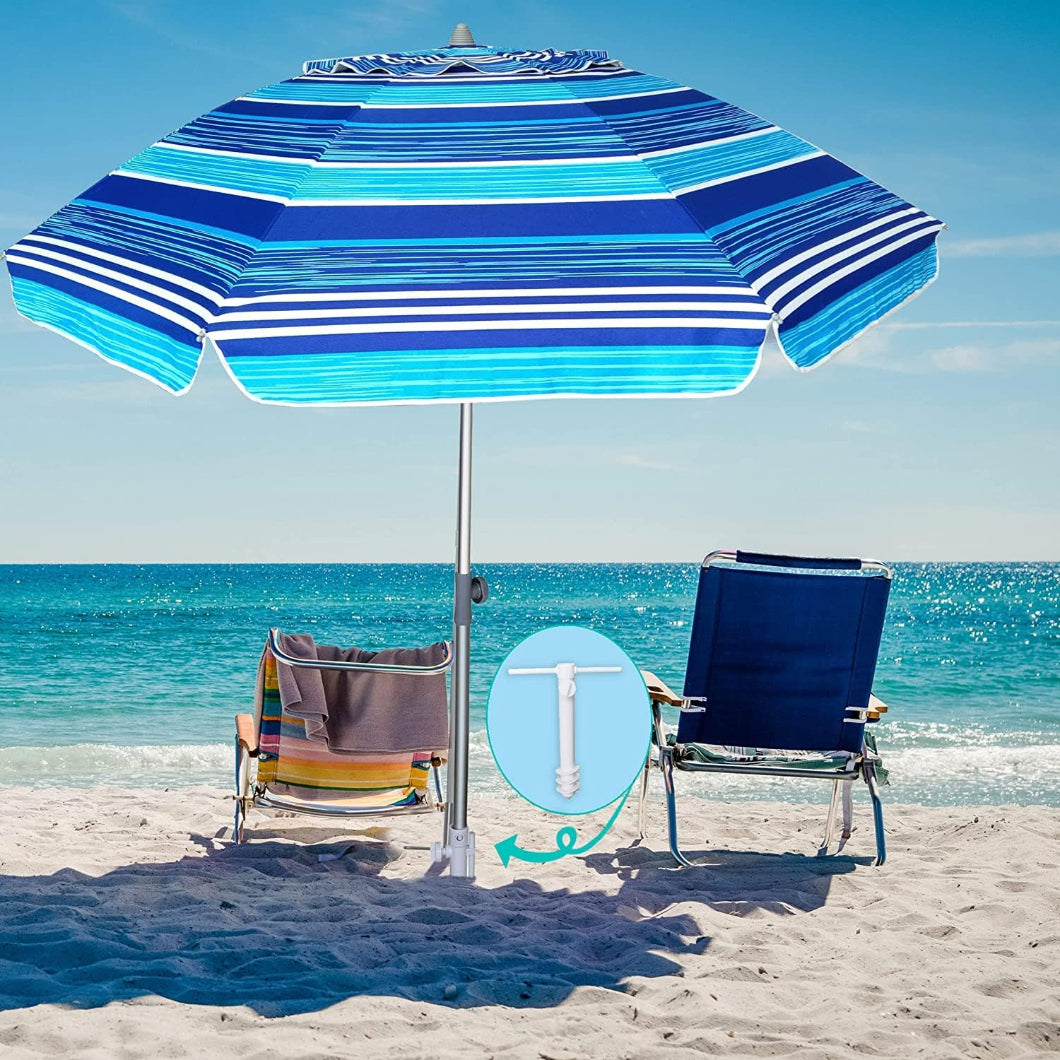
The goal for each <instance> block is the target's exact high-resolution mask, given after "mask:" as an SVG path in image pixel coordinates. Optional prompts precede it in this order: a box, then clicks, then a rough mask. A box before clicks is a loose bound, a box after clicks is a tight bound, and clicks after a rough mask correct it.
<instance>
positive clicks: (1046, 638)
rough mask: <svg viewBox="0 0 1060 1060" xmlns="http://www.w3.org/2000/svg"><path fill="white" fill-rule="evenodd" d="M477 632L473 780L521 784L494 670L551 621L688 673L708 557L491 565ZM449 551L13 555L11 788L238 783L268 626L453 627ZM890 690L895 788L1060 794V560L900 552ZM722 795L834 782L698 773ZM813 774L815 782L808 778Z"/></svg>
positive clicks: (983, 794)
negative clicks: (275, 560) (496, 749)
mask: <svg viewBox="0 0 1060 1060" xmlns="http://www.w3.org/2000/svg"><path fill="white" fill-rule="evenodd" d="M477 572H478V573H480V574H483V575H485V576H486V577H487V578H488V580H489V583H490V598H489V600H488V602H487V603H486V604H484V605H483V606H481V607H478V608H476V610H475V621H474V625H473V628H472V643H473V655H472V679H471V690H472V730H473V731H472V748H471V787H472V790H473V792H490V793H494V794H498V793H502V792H506V791H507V788H506V785H505V784H504V781H503V778H501V777H500V775H499V773H498V772H497V770H496V769H495V767H494V766H493V762H492V758H491V756H490V754H489V748H488V744H487V741H486V738H485V703H486V696H487V693H488V689H489V685H490V682H491V680H492V678H493V675H494V673H495V672H496V670H497V668H498V667H499V665H500V663H501V661H502V660H503V659H504V657H505V655H506V654H507V653H508V651H509V650H510V649H511V648H512V647H514V645H515V644H517V643H518V642H519V641H520V640H521V639H522V638H523V637H525V636H527V635H529V634H530V633H532V632H534V631H536V630H539V629H542V628H544V627H546V626H550V625H557V624H563V623H574V624H577V625H582V626H587V627H589V628H591V629H595V630H598V631H599V632H601V633H604V634H606V635H607V636H609V637H610V638H611V639H612V640H614V641H616V642H617V643H618V644H619V645H620V646H621V647H622V648H624V649H625V651H626V652H627V653H628V654H629V655H630V656H631V657H632V658H633V659H634V661H636V662H637V664H638V665H640V666H643V667H646V668H650V669H652V670H654V671H655V672H656V673H658V674H659V675H660V676H662V677H663V678H664V679H666V680H668V681H669V682H670V683H671V684H672V685H674V686H675V687H680V682H681V679H682V675H683V672H684V663H685V657H686V654H687V650H688V637H689V632H690V625H691V613H692V604H693V600H694V595H695V586H696V578H697V574H698V564H593V565H586V564H549V565H545V564H486V565H482V566H481V567H478V568H477ZM451 591H452V574H451V568H449V567H447V566H445V565H441V564H437V565H419V564H417V565H383V564H381V565H321V564H305V565H288V564H275V565H273V564H269V565H249V564H247V565H243V564H240V565H225V564H217V565H179V564H162V565H143V566H127V565H115V564H100V565H48V566H24V565H19V566H0V785H13V784H30V785H40V786H43V785H63V786H70V785H73V786H91V785H97V784H106V785H150V786H153V787H176V786H180V785H185V784H201V783H211V784H215V785H225V786H227V785H228V784H229V783H230V773H231V753H232V752H231V742H232V734H233V723H232V717H233V715H234V714H236V713H237V712H239V711H247V710H250V709H251V704H252V699H253V690H254V678H255V672H256V666H257V660H258V656H259V654H260V652H261V648H262V644H263V642H264V637H265V634H266V632H267V630H268V628H269V627H270V626H279V627H281V628H282V629H284V630H285V631H288V632H300V631H301V632H309V633H312V634H313V635H314V636H315V637H316V639H317V640H319V641H327V642H332V643H342V644H357V645H359V646H362V647H367V648H381V647H386V646H413V645H417V644H422V643H428V642H430V641H434V640H441V639H446V638H447V637H448V636H449V633H450V622H451V618H450V615H451ZM875 688H876V692H877V694H878V695H879V696H880V697H881V698H882V699H883V700H885V701H886V702H887V703H888V704H889V705H890V708H891V710H890V713H889V714H888V715H887V716H886V719H885V720H884V721H883V722H881V723H880V724H879V726H878V727H877V730H876V731H877V739H878V743H879V746H880V749H881V752H882V753H883V755H884V759H885V762H886V764H887V766H888V767H889V769H890V773H891V786H890V787H889V788H888V789H885V797H886V798H887V799H888V800H890V801H898V802H916V803H924V804H932V805H955V804H1013V803H1015V804H1027V803H1045V804H1048V805H1054V806H1056V805H1060V564H1058V563H898V564H895V565H894V581H893V583H892V591H891V602H890V607H889V611H888V618H887V626H886V630H885V634H884V641H883V646H882V650H881V653H880V661H879V666H878V668H877V673H876V686H875ZM696 781H697V783H696V784H695V787H694V788H691V787H688V788H687V790H689V791H690V792H694V793H698V794H702V795H704V796H705V797H723V798H726V799H742V798H781V799H794V800H797V801H816V800H817V799H819V798H824V797H826V796H827V792H826V791H824V792H820V791H818V790H816V789H818V788H826V785H813V784H806V783H805V782H803V783H801V784H800V783H798V782H780V781H766V782H760V781H759V782H755V781H751V780H746V779H740V780H733V781H728V780H725V781H722V780H718V779H716V778H711V777H706V778H702V777H701V778H696ZM808 789H809V790H808Z"/></svg>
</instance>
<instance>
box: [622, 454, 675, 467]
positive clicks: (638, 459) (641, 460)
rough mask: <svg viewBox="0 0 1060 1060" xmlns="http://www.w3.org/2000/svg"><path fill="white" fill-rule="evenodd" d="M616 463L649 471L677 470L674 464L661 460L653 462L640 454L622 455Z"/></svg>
mask: <svg viewBox="0 0 1060 1060" xmlns="http://www.w3.org/2000/svg"><path fill="white" fill-rule="evenodd" d="M615 463H616V464H623V465H625V466H626V467H642V468H644V469H645V470H648V471H676V470H677V468H676V467H674V465H673V464H667V463H664V462H663V461H661V460H651V459H649V458H648V457H645V456H641V455H640V453H620V454H619V455H618V456H616V457H615Z"/></svg>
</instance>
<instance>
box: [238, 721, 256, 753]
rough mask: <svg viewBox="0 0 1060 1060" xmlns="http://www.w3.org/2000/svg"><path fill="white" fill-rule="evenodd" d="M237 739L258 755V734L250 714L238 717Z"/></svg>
mask: <svg viewBox="0 0 1060 1060" xmlns="http://www.w3.org/2000/svg"><path fill="white" fill-rule="evenodd" d="M236 739H238V740H239V742H240V743H241V744H242V745H243V746H244V747H245V748H246V749H247V750H248V751H249V752H250V753H251V754H252V755H256V754H257V753H258V734H257V732H256V731H255V729H254V719H253V718H252V717H251V716H250V715H249V714H237V715H236Z"/></svg>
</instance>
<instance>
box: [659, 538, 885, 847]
mask: <svg viewBox="0 0 1060 1060" xmlns="http://www.w3.org/2000/svg"><path fill="white" fill-rule="evenodd" d="M736 557H737V553H736V552H734V551H730V550H726V549H719V550H716V551H714V552H711V553H709V554H708V555H707V557H706V558H705V559H704V560H703V563H702V564H701V568H700V569H701V570H702V569H703V568H705V567H708V566H710V565H711V564H713V563H717V562H719V561H729V562H735V561H736ZM806 569H810V570H812V569H813V568H806ZM860 571H861V572H869V574H868V576H871V577H884V578H886V579H887V580H888V581H889V580H890V579H891V570H890V568H889V567H887V566H886V565H885V564H883V563H880V562H879V561H878V560H862V561H861V567H860ZM649 695H650V696H651V709H652V743H653V744H654V745H655V747H656V749H657V754H656V755H655V756H654V758H653V756H652V755H651V753H649V754H648V757H647V759H646V760H645V762H644V770H643V772H642V773H641V778H640V788H639V800H638V831H639V833H640V837H641V839H644V838H645V804H646V799H647V795H648V784H649V778H650V775H651V770H652V768H653V767H655V768H658V769H659V771H660V772H661V773H662V777H663V787H664V790H665V793H666V814H667V825H668V842H669V847H670V853H671V855H672V856H673V858H674V860H675V861H676V862H677V863H678V865H680V866H682V867H683V868H690V867H692V866H694V864H695V863H694V862H693V861H690V860H689V859H688V857H686V856H685V854H684V853H683V852H682V851H681V848H680V845H679V843H678V835H677V800H676V795H675V791H674V771H675V770H680V771H681V772H687V773H729V774H735V775H740V774H744V775H753V776H768V777H798V778H807V779H809V778H813V779H815V780H831V781H832V797H831V801H830V802H829V805H828V816H827V820H826V823H825V835H824V839H823V840H822V842H821V845H820V847H819V848H818V850H817V854H818V856H819V857H821V856H824V855H826V854H827V853H828V849H829V847H830V846H831V844H832V839H833V837H834V834H835V823H836V816H837V810H838V808H839V804H840V802H842V807H843V832H842V836H841V841H840V843H839V846H838V847H837V849H836V851H835V853H837V854H838V853H839V852H840V851H841V850H842V849H843V847H844V846H845V844H846V841H847V840H848V839H849V838H850V835H851V831H852V828H853V791H852V789H853V785H854V781H855V780H857V779H859V778H860V779H861V780H863V781H864V782H865V785H866V787H867V788H868V791H869V798H870V799H871V801H872V816H873V828H874V833H875V841H876V858H875V860H874V862H873V864H874V865H877V866H880V865H883V863H884V862H885V861H886V860H887V842H886V836H885V834H884V827H883V803H882V800H881V799H880V789H879V783H878V782H877V780H876V773H875V769H874V768H873V763H872V761H871V760H870V757H869V753H868V750H867V749H866V747H865V746H864V744H863V745H862V749H861V751H860V752H858V753H856V754H851V755H849V757H848V759H847V764H846V767H845V768H843V769H835V770H831V769H809V768H800V767H799V766H791V765H770V764H768V763H757V762H694V761H689V760H688V759H682V755H681V748H682V745H681V744H676V743H675V744H672V745H671V744H669V743H668V742H667V734H666V729H665V726H664V725H663V721H662V712H661V704H662V703H669V704H670V705H671V706H675V707H677V709H678V710H680V711H683V712H684V711H687V712H694V713H701V712H702V711H703V710H705V709H706V708H704V707H702V706H698V705H696V704H697V702H698V701H697V700H696V699H695V698H689V697H684V696H681V697H676V696H659V695H657V694H656V693H653V692H652V691H651V689H650V688H649ZM848 709H850V708H848ZM886 710H887V707H886V705H884V704H883V703H881V702H880V701H879V700H877V699H876V698H875V697H872V701H870V705H869V707H868V708H866V709H864V710H862V711H860V712H859V714H858V715H855V716H850V717H847V718H844V721H858V722H867V723H871V722H873V721H876V720H878V718H879V715H880V714H882V713H885V712H886ZM874 715H875V716H874Z"/></svg>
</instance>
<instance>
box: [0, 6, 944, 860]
mask: <svg viewBox="0 0 1060 1060" xmlns="http://www.w3.org/2000/svg"><path fill="white" fill-rule="evenodd" d="M942 227H943V226H942V224H941V222H939V221H937V220H935V219H934V218H932V217H930V216H928V215H927V214H925V213H924V212H923V211H921V210H919V209H917V208H916V207H914V206H911V205H910V204H909V203H907V202H905V201H903V200H902V199H899V198H898V197H896V196H895V195H893V194H891V193H890V192H888V191H886V190H885V189H883V188H882V187H880V186H879V185H878V184H875V183H873V181H871V180H869V179H867V178H866V177H864V176H862V175H860V174H859V173H857V172H855V171H854V170H853V169H851V168H850V167H849V166H846V165H844V164H843V163H842V162H840V161H838V160H837V159H835V158H833V157H831V156H830V155H828V154H826V153H825V152H824V151H822V150H820V149H819V148H817V147H815V146H814V145H813V144H810V143H808V142H807V141H805V140H802V139H800V138H799V137H797V136H794V135H792V134H791V133H788V132H785V131H784V130H782V129H780V128H778V127H777V126H775V125H772V124H770V123H769V122H768V121H766V120H764V119H762V118H759V117H757V116H756V115H754V114H751V113H749V112H748V111H745V110H741V109H740V108H739V107H736V106H734V105H732V104H730V103H727V102H724V101H723V100H720V99H716V98H714V97H713V96H709V95H706V94H705V93H703V92H699V91H695V90H693V89H691V88H687V87H684V86H683V85H680V84H678V83H676V82H674V81H670V80H667V79H666V78H664V77H656V76H653V75H651V74H645V73H640V72H638V71H636V70H632V69H628V68H627V67H625V66H623V64H622V63H621V62H620V61H619V60H617V59H612V58H610V57H609V56H608V55H607V53H606V52H603V51H555V50H552V49H545V50H542V51H519V50H511V49H503V48H493V47H479V46H476V45H475V42H474V41H473V39H472V38H471V34H470V33H469V32H468V30H467V27H466V26H463V25H460V26H458V27H457V29H456V31H455V32H454V34H453V38H452V40H451V41H450V44H449V46H448V47H442V48H437V49H434V50H431V51H420V52H405V53H400V54H387V55H361V56H347V57H337V58H331V59H319V60H313V61H310V62H307V63H305V64H304V67H303V70H302V73H301V74H300V75H299V76H296V77H293V78H291V79H290V80H286V81H281V82H279V83H278V84H274V85H270V86H268V87H267V88H263V89H261V90H259V91H256V92H250V93H249V94H247V95H245V96H240V97H239V98H238V99H234V100H232V101H231V102H230V103H226V104H224V105H223V106H220V107H218V108H216V109H215V110H212V111H210V112H209V113H207V114H205V115H203V116H202V117H200V118H197V119H196V120H195V121H193V122H191V123H190V124H188V125H185V126H184V127H182V128H180V129H178V130H177V131H176V132H174V133H172V134H170V135H169V136H166V137H164V138H163V139H162V140H160V141H158V142H157V143H155V144H153V145H152V146H150V147H148V148H147V150H145V151H143V152H142V153H141V154H139V155H137V156H136V157H135V158H133V159H131V160H130V161H128V162H126V163H125V164H124V165H122V166H120V167H119V168H118V169H116V170H114V171H113V172H112V173H110V174H109V175H107V176H106V177H104V178H103V179H102V180H101V181H99V182H98V183H97V184H95V185H93V186H92V187H91V188H89V189H88V190H87V191H86V192H84V194H82V195H80V196H78V197H77V198H76V199H74V200H73V201H72V202H71V203H69V204H68V205H67V206H65V207H63V208H62V209H61V210H60V211H59V212H58V213H56V214H55V215H53V216H52V217H51V218H49V219H48V220H47V221H45V222H44V223H43V224H42V225H40V227H38V228H36V229H34V231H33V232H32V233H31V234H30V235H28V236H26V237H25V238H24V239H21V240H20V241H19V242H18V243H17V244H15V246H13V247H12V248H11V249H10V250H9V251H8V252H7V255H6V259H7V266H8V269H9V271H10V274H11V281H12V285H13V289H14V298H15V302H16V304H17V307H18V309H19V311H20V312H21V313H22V314H23V315H24V316H26V317H28V318H29V319H30V320H33V321H35V322H36V323H38V324H41V325H43V326H45V327H48V328H52V329H54V330H55V331H58V332H60V333H61V334H63V335H65V336H67V337H68V338H71V339H73V340H74V341H75V342H79V343H81V344H82V345H84V346H87V347H89V348H90V349H92V350H94V351H95V352H97V353H98V354H100V355H101V356H103V357H105V358H106V359H107V360H110V361H113V362H114V363H116V364H118V365H121V366H122V367H124V368H127V369H129V370H130V371H133V372H136V373H137V374H139V375H142V376H145V377H147V378H148V379H150V380H152V381H153V382H155V383H157V384H159V385H160V386H162V387H163V388H165V389H166V390H169V391H171V392H173V393H177V394H179V393H181V392H182V391H184V390H185V389H186V388H187V387H188V386H190V385H191V382H192V379H193V377H194V376H195V373H196V369H197V367H198V364H199V361H200V358H201V355H202V352H203V349H204V347H205V346H206V345H211V346H212V347H213V348H214V349H215V350H216V351H217V353H218V354H219V356H220V359H221V363H222V364H223V365H224V366H225V368H226V369H227V371H228V373H229V375H230V376H231V377H232V379H233V380H234V381H235V383H236V384H237V385H238V386H239V387H240V389H242V390H243V391H244V393H246V394H247V395H248V396H249V397H251V398H253V399H255V400H257V401H262V402H269V403H277V404H297V405H357V404H370V403H371V404H379V403H417V402H454V403H457V404H458V405H459V407H460V434H459V454H460V456H459V482H458V517H457V557H456V577H455V593H454V608H453V612H454V642H455V656H456V661H455V664H454V669H453V677H452V689H451V694H452V733H453V736H452V746H451V748H450V758H449V794H448V811H447V813H448V818H447V822H448V841H449V853H450V871H451V872H452V873H453V874H454V875H465V874H467V872H468V857H467V851H468V846H469V844H473V836H471V835H470V834H469V831H468V827H467V767H468V759H467V751H468V667H469V650H470V623H471V601H472V596H473V595H478V596H481V595H483V593H484V586H483V585H482V584H480V583H477V582H476V583H473V581H472V576H471V543H470V542H471V538H470V505H471V425H472V405H473V403H474V402H478V401H500V400H508V399H525V398H544V397H574V396H593V397H606V396H621V397H632V396H643V397H662V396H669V395H719V394H731V393H735V392H737V391H738V390H740V389H741V388H742V387H743V386H744V385H745V384H746V383H747V382H748V381H749V380H750V379H751V377H752V376H753V374H754V372H755V369H756V367H757V365H758V361H759V358H760V354H761V348H762V345H763V343H764V341H765V339H766V338H767V336H768V335H770V334H772V335H774V336H775V338H776V339H777V341H778V342H779V344H780V346H781V348H782V349H783V351H784V353H785V355H786V356H787V358H788V360H789V361H790V362H791V363H792V364H793V365H794V366H795V367H796V368H798V369H803V370H805V369H811V368H814V367H815V366H817V365H819V364H821V363H822V362H823V361H825V360H826V359H827V358H828V357H829V356H831V355H832V354H833V353H834V352H835V351H836V350H837V349H839V347H841V346H843V345H844V344H845V343H847V342H849V341H850V340H851V339H853V338H854V337H855V336H856V335H858V334H859V333H860V332H861V331H862V330H864V329H865V328H866V327H868V326H869V325H871V324H872V323H874V322H875V321H877V320H879V319H880V318H881V317H882V316H884V315H885V314H886V313H888V312H890V311H891V310H893V309H895V308H896V307H898V306H899V305H901V304H902V303H903V302H904V301H906V300H907V299H909V298H910V297H912V296H913V295H914V294H916V293H917V292H918V291H920V290H921V289H922V288H923V287H924V286H926V285H927V284H928V283H930V282H931V280H932V279H934V277H935V274H936V271H937V259H936V251H935V237H936V235H937V234H938V232H939V230H940V229H941V228H942Z"/></svg>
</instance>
